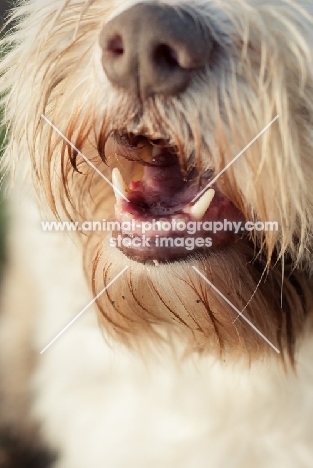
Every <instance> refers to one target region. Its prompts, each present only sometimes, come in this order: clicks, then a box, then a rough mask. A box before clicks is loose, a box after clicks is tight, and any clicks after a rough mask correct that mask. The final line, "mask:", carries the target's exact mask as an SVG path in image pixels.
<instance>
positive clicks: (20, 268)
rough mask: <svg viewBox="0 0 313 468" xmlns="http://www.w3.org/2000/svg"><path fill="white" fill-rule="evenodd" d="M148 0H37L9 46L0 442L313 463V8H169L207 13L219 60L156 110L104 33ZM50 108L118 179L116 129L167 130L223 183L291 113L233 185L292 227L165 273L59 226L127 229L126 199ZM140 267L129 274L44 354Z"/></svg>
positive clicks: (170, 463) (88, 462) (94, 464)
mask: <svg viewBox="0 0 313 468" xmlns="http://www.w3.org/2000/svg"><path fill="white" fill-rule="evenodd" d="M137 3H138V2H136V1H133V0H132V1H128V2H125V1H124V2H121V1H113V0H110V1H109V0H108V1H101V0H89V1H87V0H86V1H83V0H76V1H75V0H51V1H50V0H27V1H23V2H20V3H19V5H18V7H17V8H16V10H15V14H14V16H13V19H12V21H11V28H12V30H11V33H10V35H9V36H8V38H7V39H4V40H3V42H2V44H3V45H5V44H6V45H7V46H8V51H7V55H6V57H5V58H4V60H3V62H2V65H1V71H2V77H1V79H0V91H1V93H3V96H4V97H3V102H4V104H5V106H6V115H5V123H6V124H7V125H8V147H7V150H6V153H5V158H4V162H5V167H8V168H10V170H11V172H15V173H16V178H15V187H14V189H12V190H11V192H10V200H11V204H10V207H11V213H12V217H11V218H12V219H11V225H10V242H9V252H10V262H9V265H8V267H7V271H6V276H5V282H4V285H3V294H2V298H1V315H0V376H1V380H0V396H1V401H0V403H1V405H0V408H1V419H0V428H1V427H2V428H4V430H10V431H11V430H13V431H14V433H15V434H18V436H19V437H21V438H22V439H24V440H25V441H26V443H27V444H29V446H33V445H34V446H36V443H37V442H36V441H37V440H38V444H41V443H43V444H44V445H45V446H47V447H48V448H49V449H50V450H52V451H55V453H56V454H57V459H56V461H55V463H54V465H53V468H86V467H90V468H103V467H108V468H126V467H136V468H146V467H148V466H149V468H150V467H151V468H153V467H155V468H160V467H162V468H173V467H180V468H207V467H210V468H211V467H212V468H224V467H227V468H272V467H273V468H311V467H312V463H313V430H312V429H313V427H312V417H313V368H312V365H311V363H312V358H313V340H312V333H313V332H312V316H313V314H312V304H313V298H312V279H311V277H310V270H311V269H312V232H313V216H312V211H313V189H312V178H313V164H312V150H313V130H312V124H313V67H312V62H313V60H312V59H313V45H312V44H313V32H312V31H313V18H312V16H311V14H312V11H313V3H312V1H308V2H293V1H292V0H276V1H275V2H267V1H265V2H260V1H257V0H234V1H232V2H226V1H224V0H203V1H201V0H195V1H194V2H188V3H186V2H183V1H182V0H177V1H173V0H171V1H164V2H160V3H161V4H167V5H172V6H173V7H174V8H175V9H177V10H178V11H184V9H185V10H188V12H189V13H190V14H191V15H192V16H193V17H194V18H195V21H196V20H197V18H200V17H201V18H204V21H205V22H206V24H207V25H209V27H210V33H211V34H212V35H213V37H214V39H215V40H216V41H217V43H218V44H219V46H218V47H220V48H218V49H217V52H216V53H217V54H220V55H219V60H218V61H217V64H216V67H215V68H214V67H213V68H207V69H205V71H204V72H203V76H196V77H195V79H194V80H193V81H192V83H191V85H190V86H189V88H188V89H187V90H186V91H184V93H182V94H181V95H180V96H174V97H170V98H167V99H163V97H162V96H155V97H152V98H150V99H148V100H147V102H145V105H144V106H143V108H142V106H141V103H140V102H139V100H138V99H137V98H136V97H131V96H129V94H128V93H127V92H126V91H125V90H121V89H117V88H116V87H114V86H113V85H112V84H111V83H110V82H109V80H108V78H107V77H106V75H105V73H104V70H103V68H102V65H101V54H102V51H101V48H100V46H99V37H100V35H101V32H102V30H103V28H104V26H105V25H106V24H107V23H108V22H109V21H110V20H111V19H113V18H116V17H118V15H119V14H121V13H122V12H123V11H127V9H128V8H130V7H131V6H133V5H135V4H137ZM141 3H149V2H141ZM180 8H181V9H182V10H179V9H180ZM42 114H45V115H47V116H48V118H49V119H50V120H51V121H52V122H53V123H54V124H55V125H56V126H57V127H58V128H59V129H60V131H61V132H62V133H64V134H65V135H66V137H67V138H69V140H71V141H72V142H73V143H74V144H75V145H76V147H77V148H79V150H80V151H82V152H83V153H84V155H86V156H87V157H88V158H89V159H90V160H91V161H92V163H93V164H94V165H95V166H96V167H97V168H98V169H99V170H100V171H101V172H102V173H103V174H105V175H106V176H107V177H108V178H111V171H110V169H109V168H108V167H107V166H105V164H104V163H103V161H102V159H101V157H102V156H103V155H102V152H105V148H108V147H107V146H106V145H107V144H108V142H110V138H111V136H112V133H113V132H116V131H117V130H119V131H123V132H124V133H127V134H129V133H138V134H139V133H140V134H145V135H149V136H150V137H151V135H156V134H157V133H158V132H159V133H160V134H162V135H164V133H165V134H166V135H167V136H168V137H169V139H171V143H172V144H173V146H174V145H175V146H176V147H178V148H179V150H180V151H179V158H180V162H181V164H182V166H183V163H184V161H186V160H188V157H189V155H190V153H191V152H192V151H193V152H194V157H195V160H193V161H192V163H193V164H194V166H197V164H198V165H199V167H200V168H201V172H202V173H203V174H205V171H207V170H208V169H210V170H212V169H214V170H215V171H216V173H218V171H219V170H221V169H222V168H223V167H224V166H225V165H226V164H227V163H228V162H229V161H230V160H231V159H232V157H233V156H234V155H236V154H237V153H238V152H239V151H240V150H241V149H242V148H243V147H244V146H245V145H246V144H247V143H248V142H249V141H251V139H252V138H253V137H255V135H257V134H258V133H259V132H260V131H261V130H262V128H264V126H265V125H266V124H267V123H268V122H270V121H271V120H272V119H273V118H274V117H275V116H276V115H277V114H279V121H278V123H277V125H276V126H273V127H272V128H271V129H269V131H268V133H266V134H264V138H262V139H260V140H258V141H257V142H256V143H255V145H254V146H252V147H251V148H249V149H248V150H247V154H246V155H245V159H244V160H243V159H240V160H238V164H236V165H233V166H232V167H231V168H230V170H229V171H228V172H227V173H225V177H224V179H222V180H220V181H219V182H218V188H219V190H221V193H222V194H223V195H224V196H225V197H227V198H228V199H229V200H231V201H232V202H233V203H234V205H235V206H236V207H237V208H238V209H240V211H241V213H243V215H244V217H245V218H246V219H247V220H255V219H260V220H263V221H265V220H268V219H271V220H273V219H278V220H279V223H280V229H279V231H278V232H276V233H265V234H264V235H261V234H259V233H256V234H255V236H251V237H250V238H244V239H243V240H240V241H239V242H237V243H236V245H235V246H234V245H232V244H231V245H229V246H227V247H226V248H225V249H224V250H222V251H218V252H217V253H216V254H214V255H212V256H206V255H204V254H201V255H197V256H195V257H194V258H192V259H191V260H190V259H183V260H181V261H179V262H176V263H168V264H164V265H159V267H155V266H154V265H150V264H139V263H137V262H136V261H135V260H134V259H130V258H127V257H126V256H125V255H124V254H123V253H121V252H120V251H119V250H117V249H111V248H110V247H109V246H108V239H107V238H106V239H103V238H102V237H101V236H102V233H101V236H100V237H99V233H93V234H92V235H89V234H88V235H87V236H83V235H82V234H81V233H80V234H78V233H77V236H76V235H75V236H70V235H69V234H68V233H61V232H51V233H47V232H43V230H42V229H41V224H40V223H41V221H42V220H46V219H52V214H51V213H52V212H53V216H58V217H59V218H60V219H68V218H70V219H75V220H84V219H88V220H95V219H99V218H100V219H101V218H103V217H106V218H107V219H114V209H113V206H114V203H115V202H114V196H113V194H112V190H111V187H110V186H106V185H105V183H104V181H103V180H102V179H101V177H98V176H97V174H96V173H95V172H94V170H93V169H92V168H90V167H89V166H88V165H87V164H85V163H84V161H82V160H81V159H79V154H78V155H77V154H76V153H75V151H73V149H72V148H71V147H70V146H69V145H66V144H64V140H63V139H62V138H61V137H60V136H59V135H58V134H57V133H56V132H54V131H53V129H52V128H51V127H50V126H49V125H48V124H47V122H46V121H44V120H43V118H42ZM106 151H107V153H108V152H109V151H108V150H106ZM269 155H270V156H271V157H269ZM100 156H101V157H100ZM105 156H106V158H107V162H109V163H110V160H109V161H108V159H109V158H108V156H107V155H105ZM103 159H104V158H103ZM188 161H189V160H188ZM111 162H112V161H111ZM189 162H190V161H189ZM131 164H132V163H131ZM123 167H126V172H127V171H128V170H130V167H131V165H130V166H127V165H126V163H125V165H124V166H123ZM76 168H78V169H79V171H80V172H82V173H83V174H81V173H80V172H77V171H76V172H75V169H76ZM24 174H26V177H25V178H24ZM30 175H31V177H30ZM30 179H32V183H30ZM36 196H37V198H39V200H40V202H41V208H40V209H39V208H38V203H37V201H36ZM255 257H257V261H254V262H253V260H255ZM125 265H128V266H129V270H128V271H127V272H126V273H125V278H123V280H121V281H120V282H116V283H115V284H114V285H112V287H110V288H109V289H108V291H107V292H106V293H105V294H104V295H103V297H100V298H99V301H97V306H95V305H93V306H92V307H90V308H89V309H88V310H87V311H86V312H85V313H84V315H83V316H81V317H80V318H79V319H78V320H77V321H76V322H75V323H74V324H73V325H72V326H71V327H70V328H69V329H68V330H67V331H66V333H64V335H62V336H61V337H60V338H59V339H58V340H57V341H56V342H55V343H53V345H51V347H50V348H49V349H47V351H46V352H45V353H43V354H42V355H41V354H40V351H41V350H42V349H43V348H44V347H45V346H46V345H47V344H48V343H49V342H50V341H51V340H52V339H53V338H54V337H55V336H56V335H57V334H58V333H59V332H60V331H61V330H62V329H63V328H64V327H65V326H66V325H67V324H68V323H69V322H70V321H71V320H72V319H73V318H74V317H75V316H76V314H77V313H78V312H80V311H81V310H82V309H83V308H84V307H85V306H86V304H88V302H89V301H91V300H92V297H93V295H92V293H94V295H96V294H97V293H99V291H101V289H102V288H103V286H104V284H107V283H108V282H109V281H110V280H112V279H113V278H114V277H115V275H116V274H118V273H119V272H120V271H121V270H122V268H123V267H124V266H125ZM192 265H196V266H197V267H198V268H199V269H200V270H201V271H203V272H204V273H205V274H206V276H208V278H209V279H210V280H211V281H212V282H214V284H216V285H217V286H218V287H219V289H220V290H222V291H223V292H224V293H225V294H227V297H230V299H231V301H232V302H233V303H234V304H235V305H236V307H237V308H238V309H239V310H241V309H242V308H243V307H245V306H246V305H247V304H249V306H248V307H247V308H246V309H245V314H246V315H247V317H248V318H249V319H250V320H251V322H253V323H254V324H255V325H256V326H257V327H258V328H259V329H260V330H261V331H262V333H264V335H266V336H267V337H268V338H269V339H270V340H271V342H272V343H273V344H274V345H275V346H277V347H278V349H279V351H280V357H278V356H277V355H276V353H275V352H274V351H273V349H272V348H271V347H270V346H268V344H267V343H265V342H264V340H263V339H262V338H261V337H260V336H259V335H257V334H256V333H255V331H254V330H253V329H252V328H251V327H249V326H248V325H247V323H246V322H244V321H243V320H240V318H238V320H236V322H235V323H233V321H234V319H235V318H236V314H234V312H233V311H232V309H231V308H228V306H227V305H226V304H225V303H224V302H223V300H222V299H221V298H220V297H219V296H218V295H216V294H214V292H213V291H212V290H210V289H209V286H208V285H207V284H206V283H205V282H204V281H202V280H201V279H200V278H199V277H198V276H197V275H196V274H195V272H193V271H191V266H192ZM262 272H263V273H262ZM263 275H264V277H263ZM86 277H87V281H86ZM112 337H113V339H112ZM125 345H126V346H125ZM128 345H129V346H130V348H128V347H127V346H128ZM280 358H281V359H280ZM0 463H1V452H0ZM4 463H6V462H4ZM4 466H5V465H4Z"/></svg>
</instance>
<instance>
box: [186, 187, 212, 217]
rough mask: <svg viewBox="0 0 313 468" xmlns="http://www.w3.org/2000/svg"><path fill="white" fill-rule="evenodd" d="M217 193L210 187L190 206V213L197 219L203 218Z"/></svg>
mask: <svg viewBox="0 0 313 468" xmlns="http://www.w3.org/2000/svg"><path fill="white" fill-rule="evenodd" d="M214 195H215V190H213V189H209V190H208V191H207V192H205V193H204V194H203V195H202V197H201V198H200V199H199V200H198V201H197V202H196V203H195V204H194V205H193V206H192V207H191V208H190V214H191V215H192V216H193V217H194V218H195V219H196V220H200V219H202V218H203V215H204V213H205V212H206V211H207V210H208V208H209V206H210V204H211V202H212V200H213V198H214Z"/></svg>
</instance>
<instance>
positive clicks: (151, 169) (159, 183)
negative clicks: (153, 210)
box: [141, 164, 186, 203]
mask: <svg viewBox="0 0 313 468" xmlns="http://www.w3.org/2000/svg"><path fill="white" fill-rule="evenodd" d="M141 182H142V187H143V190H144V193H145V198H146V200H147V201H149V202H152V203H153V202H156V201H159V202H162V201H167V200H169V199H171V198H172V197H173V196H174V195H177V193H178V192H181V191H182V190H183V189H184V185H185V184H186V181H185V180H184V178H183V175H182V173H181V170H180V167H179V164H175V165H172V166H165V167H164V166H163V167H158V166H146V167H145V169H144V176H143V179H142V181H141Z"/></svg>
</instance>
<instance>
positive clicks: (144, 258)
mask: <svg viewBox="0 0 313 468" xmlns="http://www.w3.org/2000/svg"><path fill="white" fill-rule="evenodd" d="M112 239H114V246H115V247H117V248H118V249H119V250H120V251H121V252H123V254H124V255H126V256H127V257H129V258H130V259H131V260H134V261H136V262H140V263H151V264H155V265H157V264H159V263H169V262H174V261H178V260H185V259H187V258H190V257H192V256H193V255H195V254H198V253H201V254H204V255H206V256H207V255H210V254H213V253H216V252H218V251H219V250H220V249H222V248H224V247H226V246H228V245H231V244H233V243H234V242H235V241H236V236H235V235H234V234H231V233H227V234H225V233H221V234H219V235H216V234H215V235H213V236H210V235H209V234H208V233H197V234H196V235H190V236H186V235H181V236H177V235H176V236H173V237H169V236H158V237H151V238H150V237H149V235H143V236H141V237H138V236H136V237H135V236H129V235H127V234H125V233H124V234H123V233H121V232H116V233H113V235H112Z"/></svg>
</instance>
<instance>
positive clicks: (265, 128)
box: [191, 115, 279, 203]
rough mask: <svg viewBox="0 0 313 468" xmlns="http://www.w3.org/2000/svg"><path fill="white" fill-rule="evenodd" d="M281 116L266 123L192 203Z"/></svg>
mask: <svg viewBox="0 0 313 468" xmlns="http://www.w3.org/2000/svg"><path fill="white" fill-rule="evenodd" d="M278 118H279V115H276V117H275V118H274V119H273V120H272V121H271V122H270V123H269V124H267V125H266V127H264V128H263V130H262V131H261V132H260V133H259V134H258V135H257V136H256V137H255V138H253V140H252V141H250V143H249V144H248V145H247V146H246V147H245V148H244V149H243V150H242V151H240V153H239V154H237V156H236V157H235V158H234V159H233V160H232V161H230V162H229V163H228V164H227V166H225V167H224V169H222V170H221V172H220V173H219V174H217V176H215V177H214V179H212V180H210V182H209V183H208V185H207V186H206V187H204V189H202V190H201V192H199V193H198V195H197V196H196V197H195V198H194V199H193V200H191V203H193V202H195V201H196V200H198V198H200V197H201V195H202V194H203V193H204V192H206V191H207V190H208V188H209V187H211V185H212V184H214V182H216V181H217V179H218V178H219V177H220V176H221V175H222V174H224V172H225V171H226V170H227V169H228V168H229V167H230V166H231V165H232V164H234V162H235V161H237V159H238V158H240V156H241V155H242V154H243V153H244V152H245V151H246V150H247V149H248V148H249V147H250V146H251V145H252V144H253V143H254V142H255V141H256V140H257V139H258V138H259V137H260V136H261V135H262V134H263V133H264V132H265V131H266V130H267V129H268V128H269V127H270V126H271V125H272V124H273V123H274V122H275V120H277V119H278Z"/></svg>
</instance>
